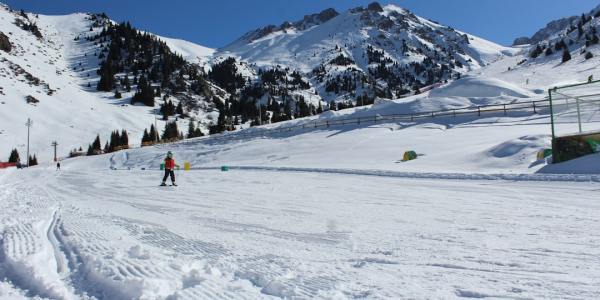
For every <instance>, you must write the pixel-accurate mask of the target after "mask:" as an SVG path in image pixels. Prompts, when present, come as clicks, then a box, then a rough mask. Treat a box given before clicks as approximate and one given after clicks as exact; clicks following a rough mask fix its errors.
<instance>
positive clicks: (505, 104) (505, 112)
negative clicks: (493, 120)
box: [502, 104, 506, 116]
mask: <svg viewBox="0 0 600 300" xmlns="http://www.w3.org/2000/svg"><path fill="white" fill-rule="evenodd" d="M502 106H504V115H505V116H506V104H504V105H502Z"/></svg>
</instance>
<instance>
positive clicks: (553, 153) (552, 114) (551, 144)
mask: <svg viewBox="0 0 600 300" xmlns="http://www.w3.org/2000/svg"><path fill="white" fill-rule="evenodd" d="M548 101H550V127H551V128H552V140H551V141H550V147H552V161H553V162H555V161H558V153H557V151H556V147H554V138H555V137H556V135H555V133H554V107H553V106H552V89H548Z"/></svg>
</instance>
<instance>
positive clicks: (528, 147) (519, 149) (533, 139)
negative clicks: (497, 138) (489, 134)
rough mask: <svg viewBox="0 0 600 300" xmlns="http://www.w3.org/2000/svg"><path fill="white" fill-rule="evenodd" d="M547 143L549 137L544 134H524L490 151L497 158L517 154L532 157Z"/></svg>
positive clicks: (490, 154)
mask: <svg viewBox="0 0 600 300" xmlns="http://www.w3.org/2000/svg"><path fill="white" fill-rule="evenodd" d="M546 144H547V137H546V136H544V135H535V136H529V135H528V136H522V137H520V138H518V139H514V140H510V141H507V142H504V143H502V144H500V145H497V146H494V147H492V148H491V149H490V150H489V151H488V153H489V156H491V157H495V158H505V157H511V156H515V155H524V156H528V157H530V156H531V155H532V153H536V152H537V151H538V150H540V149H541V148H543V147H544V146H545V145H546Z"/></svg>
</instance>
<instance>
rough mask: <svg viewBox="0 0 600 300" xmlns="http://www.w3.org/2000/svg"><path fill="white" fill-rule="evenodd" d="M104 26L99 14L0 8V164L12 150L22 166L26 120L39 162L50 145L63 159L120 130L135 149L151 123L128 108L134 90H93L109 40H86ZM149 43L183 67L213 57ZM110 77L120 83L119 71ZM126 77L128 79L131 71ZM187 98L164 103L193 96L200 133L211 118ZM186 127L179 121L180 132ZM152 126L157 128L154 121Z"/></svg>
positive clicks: (188, 47)
mask: <svg viewBox="0 0 600 300" xmlns="http://www.w3.org/2000/svg"><path fill="white" fill-rule="evenodd" d="M108 23H110V24H114V22H112V21H110V20H108V19H104V17H103V16H102V15H93V14H84V13H77V14H71V15H65V16H45V15H37V14H33V13H25V12H18V11H13V10H11V9H10V8H9V7H8V6H6V5H1V6H0V46H2V47H0V49H1V50H0V76H2V77H1V78H2V79H1V81H0V161H5V160H6V159H7V158H8V156H7V155H8V153H9V151H10V149H13V148H17V149H18V151H19V152H20V155H21V157H22V160H23V161H24V159H25V152H26V142H27V138H26V137H27V127H26V126H25V122H26V121H27V118H31V119H32V120H33V127H32V128H31V149H30V152H31V154H36V155H37V156H38V157H41V159H42V160H48V159H50V158H51V157H52V154H53V153H52V151H53V149H52V148H51V146H50V144H51V142H52V141H55V140H56V141H57V142H58V143H59V146H58V154H59V156H66V155H67V154H68V153H69V151H70V150H72V149H74V148H79V147H83V148H84V149H83V150H85V147H87V144H88V143H90V142H91V141H92V140H93V138H94V137H95V136H96V135H97V134H99V135H100V137H101V140H102V143H104V142H105V141H106V140H107V139H108V137H109V135H110V133H111V131H113V130H121V129H125V130H127V131H128V133H129V139H130V143H131V144H139V141H140V138H141V137H142V132H143V131H144V129H145V128H148V127H149V126H150V125H151V124H154V123H155V116H154V111H155V110H154V108H153V107H147V106H143V105H139V104H138V105H131V104H130V102H131V98H132V97H133V95H134V93H135V87H136V85H135V84H133V89H132V90H131V91H130V92H128V91H127V90H125V88H124V87H123V86H122V85H121V84H120V83H119V82H117V83H116V87H117V88H118V89H120V92H121V93H122V95H121V97H122V98H115V93H114V92H113V91H109V92H103V91H98V90H97V88H96V87H97V84H98V81H99V80H100V76H99V74H98V71H99V66H100V65H99V64H100V63H101V62H102V61H103V59H102V57H103V56H105V55H106V52H104V51H105V50H104V48H107V47H108V46H109V44H110V41H109V40H108V39H104V40H103V42H100V40H93V39H92V37H94V36H97V35H101V34H102V31H103V30H104V29H105V28H106V25H107V24H108ZM156 37H157V39H158V40H160V41H163V42H165V43H166V45H167V46H168V47H169V48H171V49H172V51H173V52H174V53H175V54H176V55H179V56H181V57H182V58H184V59H185V60H187V62H185V63H184V64H190V65H192V64H206V62H207V61H208V58H209V57H210V56H211V53H212V52H213V50H212V49H209V48H206V47H202V46H199V45H196V44H193V43H190V42H187V41H182V40H176V39H169V38H164V37H159V36H156ZM115 75H116V76H117V77H118V78H121V79H123V78H124V73H122V72H119V73H117V74H115ZM129 77H130V78H129V79H133V75H132V74H131V73H130V74H129ZM190 95H191V97H182V96H181V95H177V94H175V93H171V95H169V98H168V99H169V100H170V101H172V102H173V103H175V104H177V103H179V102H180V101H184V100H188V98H197V102H196V104H197V105H194V106H190V110H189V111H186V114H188V115H190V116H192V117H194V118H195V119H196V120H197V121H201V124H200V125H201V127H202V128H203V130H204V131H206V128H207V126H208V124H210V122H211V121H210V120H211V119H215V120H216V118H217V114H216V112H213V110H214V108H213V106H212V104H211V103H210V100H208V99H206V97H204V98H203V96H201V95H200V96H194V95H193V94H190ZM203 99H204V100H203ZM188 102H189V101H188ZM158 104H159V103H157V107H158ZM187 122H188V121H187V120H185V121H183V120H181V119H180V122H179V123H180V130H181V131H184V132H185V128H186V126H187ZM157 123H158V125H159V126H158V127H159V130H162V127H163V126H164V125H163V124H164V122H163V121H161V120H160V116H159V120H158V121H157Z"/></svg>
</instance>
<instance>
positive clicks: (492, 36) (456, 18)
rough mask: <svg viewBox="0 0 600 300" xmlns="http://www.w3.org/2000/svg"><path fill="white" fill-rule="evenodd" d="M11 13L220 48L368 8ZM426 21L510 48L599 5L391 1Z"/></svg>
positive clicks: (352, 2)
mask: <svg viewBox="0 0 600 300" xmlns="http://www.w3.org/2000/svg"><path fill="white" fill-rule="evenodd" d="M0 1H4V2H5V3H6V4H8V5H9V6H10V7H12V8H13V9H25V10H27V11H31V12H37V13H41V14H67V13H72V12H106V13H107V14H108V15H109V17H111V18H112V19H113V20H116V21H130V22H131V23H132V24H133V25H134V26H135V27H137V28H139V29H143V30H147V31H150V32H154V33H156V34H159V35H163V36H168V37H175V38H181V39H185V40H189V41H192V42H195V43H198V44H201V45H204V46H208V47H213V48H217V47H222V46H225V45H226V44H227V43H229V42H232V41H233V40H234V39H236V38H238V37H239V36H241V35H242V34H244V33H246V32H247V31H249V30H252V29H255V28H258V27H262V26H265V25H268V24H277V25H279V24H281V23H282V22H283V21H286V20H290V21H295V20H298V19H301V18H302V17H303V16H304V15H306V14H311V13H316V12H319V11H321V10H323V9H326V8H329V7H333V8H335V9H336V10H338V11H343V10H346V9H348V8H352V7H357V6H360V5H362V6H366V5H367V4H368V3H370V2H372V0H370V1H361V0H294V1H291V0H289V1H285V0H254V1H251V0H218V1H213V0H203V1H199V0H198V1H196V0H193V1H186V0H168V1H159V0H144V1H134V0H118V1H117V0H52V1H49V0H0ZM380 3H381V4H387V3H392V4H396V5H398V6H401V7H404V8H407V9H409V10H411V11H412V12H414V13H416V14H417V15H419V16H422V17H426V18H429V19H432V20H435V21H438V22H440V23H442V24H445V25H449V26H452V27H454V28H457V29H459V30H462V31H465V32H468V33H471V34H474V35H478V36H480V37H483V38H486V39H489V40H491V41H494V42H497V43H500V44H504V45H509V44H511V43H512V41H513V40H514V39H515V38H516V37H519V36H531V35H532V34H533V33H534V32H535V31H537V30H538V29H539V28H541V27H543V26H544V25H545V24H546V23H548V22H549V21H551V20H553V19H557V18H562V17H565V16H570V15H580V14H581V13H583V12H588V11H590V10H591V9H592V8H594V7H595V6H597V5H599V4H600V2H599V1H597V0H570V1H567V0H390V1H380Z"/></svg>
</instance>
